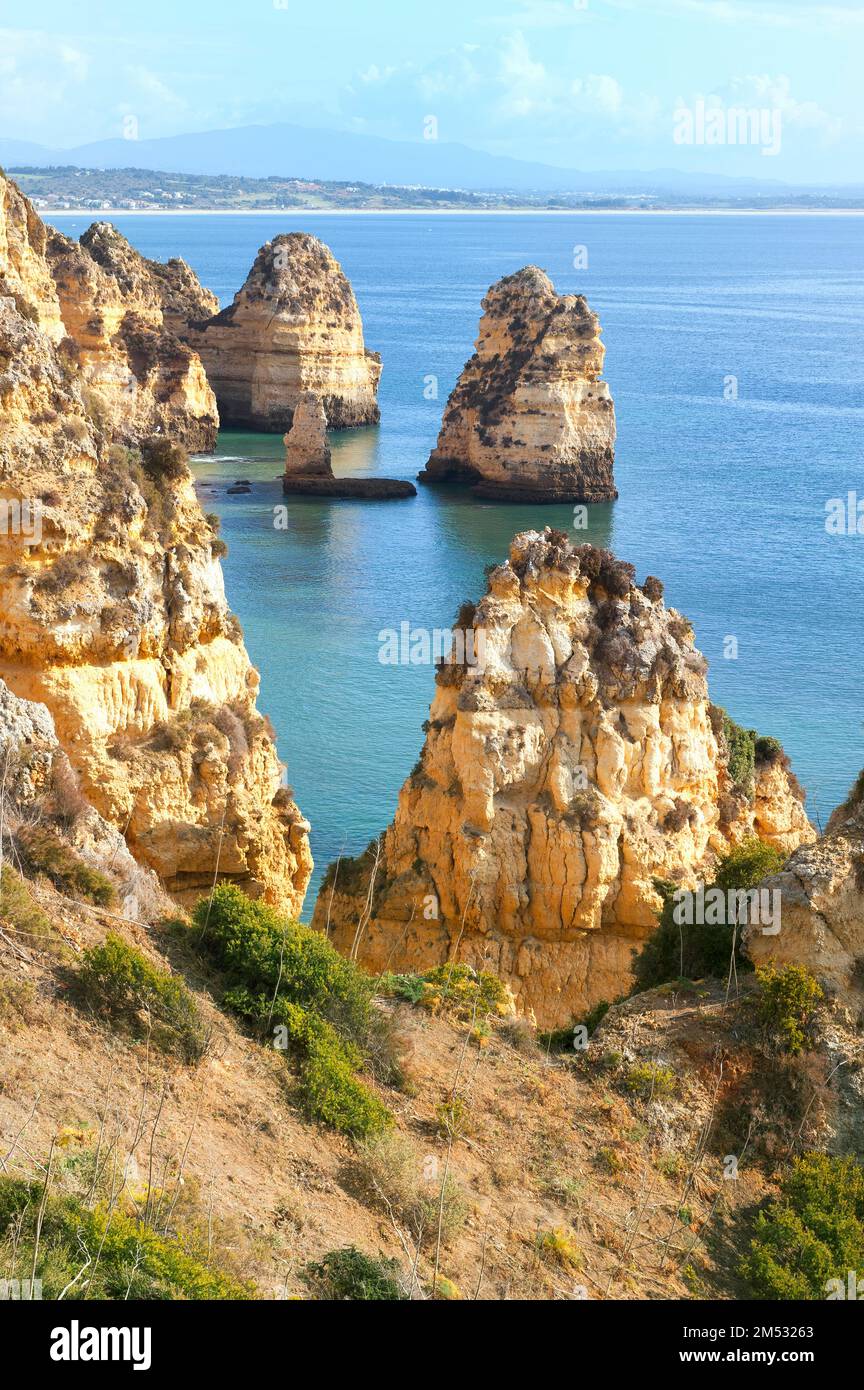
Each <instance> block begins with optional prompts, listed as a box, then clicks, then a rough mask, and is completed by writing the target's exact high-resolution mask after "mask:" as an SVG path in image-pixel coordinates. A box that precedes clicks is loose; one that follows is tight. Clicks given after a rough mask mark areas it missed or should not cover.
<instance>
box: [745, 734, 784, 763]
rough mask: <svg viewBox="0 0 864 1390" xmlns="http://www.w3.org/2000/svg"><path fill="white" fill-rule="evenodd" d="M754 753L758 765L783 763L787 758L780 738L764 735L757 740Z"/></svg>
mask: <svg viewBox="0 0 864 1390" xmlns="http://www.w3.org/2000/svg"><path fill="white" fill-rule="evenodd" d="M753 752H754V755H755V758H756V762H757V763H776V762H781V761H782V760H783V759H784V758H785V756H786V754H785V753H784V751H783V744H782V743H781V742H780V740H779V738H772V737H771V735H770V734H762V735H761V736H760V737H759V738H757V739H756V743H755V746H754V749H753Z"/></svg>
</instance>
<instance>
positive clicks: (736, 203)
mask: <svg viewBox="0 0 864 1390" xmlns="http://www.w3.org/2000/svg"><path fill="white" fill-rule="evenodd" d="M9 172H10V174H12V175H13V176H14V178H15V180H16V182H17V183H18V184H20V186H21V188H22V189H23V190H24V192H25V193H26V194H27V195H28V197H30V198H31V199H32V200H33V203H34V204H35V206H36V207H37V208H38V209H39V210H40V211H42V212H49V211H56V210H58V209H63V210H69V211H79V210H80V211H81V212H85V213H98V212H106V211H108V210H115V209H123V210H128V211H130V212H142V211H153V210H160V211H166V210H167V211H175V212H176V211H180V210H183V209H189V210H190V211H196V210H197V211H234V212H257V211H263V210H267V209H283V208H286V209H287V208H307V209H308V208H313V209H314V208H320V209H323V210H334V211H336V210H340V209H342V210H346V209H361V210H366V211H375V210H380V211H398V210H402V211H407V210H419V211H424V210H425V211H447V210H451V211H470V210H481V211H482V210H484V209H487V210H498V211H508V210H513V209H518V208H536V209H538V210H560V209H569V208H572V209H573V210H578V209H583V210H584V209H589V208H595V209H597V208H600V209H602V208H608V209H613V210H615V209H622V208H635V209H640V210H641V209H665V208H669V207H679V208H717V209H726V208H752V207H763V208H768V207H798V208H807V207H833V206H837V205H838V204H842V206H844V207H849V206H864V199H860V200H855V199H852V198H849V197H843V198H837V197H832V196H831V195H829V194H816V193H814V194H808V193H800V194H794V193H791V192H790V193H786V192H783V191H781V192H780V193H775V194H774V195H764V196H761V197H756V196H754V195H753V194H752V193H751V194H750V195H749V196H747V195H743V194H727V195H725V196H723V197H720V196H718V197H715V198H708V197H704V196H702V197H700V196H698V195H696V194H690V195H687V194H679V195H677V196H674V197H673V196H672V195H670V196H669V197H666V198H663V197H660V196H659V195H652V194H642V195H636V196H628V195H626V194H618V195H616V194H611V193H609V194H595V195H590V194H583V193H571V194H565V193H558V194H554V193H552V194H548V193H546V194H544V193H534V194H532V193H496V192H489V191H486V192H482V193H481V192H472V191H469V190H467V189H453V188H449V189H447V188H420V187H416V186H414V187H404V186H399V185H394V184H375V183H357V182H346V181H336V180H330V179H300V178H269V179H250V178H239V177H237V176H233V175H228V174H221V175H213V174H176V173H168V172H166V171H164V170H162V171H154V170H150V169H137V168H135V169H81V168H76V167H74V166H61V167H57V168H51V167H49V168H42V167H39V166H36V165H24V166H21V167H12V168H10V169H9Z"/></svg>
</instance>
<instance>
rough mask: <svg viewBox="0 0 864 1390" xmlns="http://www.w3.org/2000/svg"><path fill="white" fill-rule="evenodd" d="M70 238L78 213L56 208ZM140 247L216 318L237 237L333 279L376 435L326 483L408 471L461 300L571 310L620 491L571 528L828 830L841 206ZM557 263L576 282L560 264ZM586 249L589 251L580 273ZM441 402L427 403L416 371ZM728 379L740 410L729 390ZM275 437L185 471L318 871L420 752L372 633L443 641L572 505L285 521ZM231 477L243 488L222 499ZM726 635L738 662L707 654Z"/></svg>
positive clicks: (466, 333) (130, 221) (376, 814)
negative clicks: (617, 566)
mask: <svg viewBox="0 0 864 1390" xmlns="http://www.w3.org/2000/svg"><path fill="white" fill-rule="evenodd" d="M54 220H56V222H57V224H58V225H59V226H60V227H61V228H62V230H63V231H65V232H67V233H68V234H74V235H78V234H79V233H80V232H81V231H83V230H84V227H85V225H86V219H82V218H81V217H78V216H76V217H72V216H68V217H67V216H63V217H59V216H58V217H56V218H55V219H54ZM114 220H115V221H116V224H117V226H118V227H119V228H120V229H121V230H122V231H123V232H124V233H125V234H126V235H127V236H128V237H129V239H130V241H131V242H132V243H133V244H134V245H135V246H136V247H138V249H139V250H140V251H142V252H143V253H144V254H145V255H147V256H151V257H156V258H158V259H166V258H168V257H169V256H176V255H179V256H182V257H183V258H184V259H185V260H187V261H188V262H189V263H190V264H191V265H192V267H193V268H194V269H195V271H196V272H197V273H198V275H199V277H200V278H201V280H202V281H203V282H204V284H206V285H207V286H208V287H209V288H210V289H212V290H214V291H215V293H216V294H218V295H219V297H220V299H221V300H222V302H223V304H224V303H227V302H230V299H231V297H232V296H233V294H234V292H235V291H236V290H237V289H238V288H239V286H240V285H241V284H242V282H243V280H244V278H245V276H246V273H247V271H248V269H249V267H250V265H251V262H252V259H253V257H254V255H255V252H256V250H257V249H258V247H259V246H260V245H261V244H262V243H263V242H264V241H266V240H268V239H269V238H271V237H272V236H274V235H276V233H277V232H280V231H292V230H297V229H303V230H309V231H312V232H314V233H315V234H316V235H317V236H320V237H321V238H322V239H323V240H324V241H326V242H327V243H328V245H329V246H330V247H331V248H332V249H333V251H334V253H335V255H336V256H337V257H338V259H339V260H340V261H341V262H342V264H343V266H344V268H345V271H346V272H347V274H348V276H349V277H350V279H351V282H352V284H353V286H354V290H355V292H356V295H357V299H358V301H359V304H360V308H361V311H362V314H363V319H364V325H365V331H366V341H367V344H368V346H370V347H373V348H376V349H378V350H379V351H380V352H381V353H382V355H383V360H384V373H383V377H382V382H381V390H380V402H381V414H382V421H381V425H380V428H377V429H371V430H361V431H354V432H348V433H343V434H341V435H335V436H333V446H334V467H335V469H336V471H337V473H338V472H356V473H357V474H386V475H388V476H394V477H408V478H411V477H414V475H415V474H416V473H417V472H418V471H419V469H420V468H422V466H423V465H424V463H425V462H426V459H427V457H428V454H429V451H430V449H431V448H432V447H433V445H434V443H435V438H436V434H437V430H438V426H439V422H440V416H441V412H442V410H443V407H444V404H445V402H446V399H447V395H448V393H449V391H450V389H451V387H452V386H453V384H454V382H455V380H456V378H457V376H458V373H459V371H460V369H461V367H462V365H463V363H464V361H465V360H466V358H467V357H468V356H469V355H470V353H471V351H472V343H473V340H474V338H475V336H476V331H477V321H478V316H479V304H480V299H481V297H482V295H483V294H484V292H485V290H486V289H487V287H488V286H489V285H490V284H491V283H492V282H493V281H494V280H496V279H498V278H499V277H500V276H501V275H504V274H507V273H509V272H511V271H513V270H516V269H518V268H519V267H520V266H523V265H526V264H529V263H533V264H536V265H540V266H542V267H543V268H544V269H545V270H547V271H548V272H549V274H550V275H551V277H552V279H553V281H554V283H555V285H556V288H557V289H558V290H560V291H565V292H577V291H578V292H581V293H584V294H586V295H587V296H588V298H589V301H590V303H591V305H592V307H593V308H594V309H595V310H596V311H597V312H598V313H599V315H600V319H601V323H602V325H603V334H604V340H605V343H606V348H607V359H606V377H607V379H608V381H609V383H610V385H611V388H612V392H613V395H614V398H615V404H616V409H617V416H618V428H619V438H618V452H617V462H616V479H617V483H618V488H619V492H620V499H619V501H617V502H615V503H611V504H606V505H603V506H595V507H591V508H589V528H588V530H587V532H585V531H583V532H581V533H575V535H576V539H577V540H584V539H588V540H591V541H593V542H594V543H595V544H601V545H604V546H610V547H611V548H612V549H613V550H614V551H615V552H616V554H618V555H619V556H620V557H621V558H623V559H627V560H630V561H631V562H632V563H633V564H634V565H635V566H636V568H637V571H638V575H639V578H640V579H641V578H643V577H644V576H645V575H646V574H648V573H650V574H655V575H657V576H659V578H661V579H662V580H663V582H664V584H665V587H666V601H667V603H670V604H672V605H674V606H675V607H676V608H679V609H680V610H681V611H683V612H684V613H686V614H687V616H688V617H689V618H690V620H691V621H692V623H693V624H694V626H695V630H696V636H697V642H698V644H699V646H700V647H701V649H702V651H703V652H704V653H705V655H706V656H707V657H708V659H709V662H710V668H711V669H710V673H709V682H710V688H711V694H712V698H713V699H714V700H715V701H716V702H717V703H719V704H722V705H724V706H725V707H726V708H727V709H728V710H729V712H730V714H731V715H732V716H733V717H734V718H735V719H736V720H738V721H739V722H741V723H744V724H747V725H748V726H753V727H756V728H758V729H759V731H760V732H763V733H771V734H774V735H776V736H777V737H778V738H780V739H781V740H782V742H783V744H784V746H785V747H786V749H787V751H788V752H789V754H790V755H791V757H792V761H793V765H794V767H795V770H796V771H797V773H798V775H799V777H800V779H801V781H802V783H803V784H804V786H805V788H806V790H807V792H808V807H809V809H810V812H811V815H812V816H813V817H814V819H817V820H819V821H821V822H823V823H824V821H825V819H826V818H827V816H828V815H829V814H830V812H831V810H832V809H833V808H834V806H835V805H837V804H838V802H839V801H841V800H842V799H843V797H844V796H845V794H846V792H847V790H848V788H849V786H850V784H851V782H852V781H853V779H854V777H855V775H856V774H857V772H858V770H859V769H860V768H861V767H862V766H864V724H862V707H861V703H862V702H861V667H860V660H861V652H862V645H864V644H862V637H864V612H862V585H861V576H862V557H864V535H862V536H857V535H846V536H837V535H830V534H828V533H827V532H826V528H825V506H826V502H827V501H828V499H830V498H835V497H844V498H845V497H846V495H847V493H848V492H849V491H850V490H851V491H855V490H857V491H858V493H859V494H860V496H861V498H862V500H864V476H862V466H861V454H860V441H861V425H862V420H864V392H862V386H864V331H862V330H864V263H862V254H861V245H862V228H864V223H862V222H861V220H860V219H858V218H855V217H851V216H850V217H845V216H837V217H802V216H782V215H778V216H728V215H727V216H722V215H718V216H704V215H703V216H687V215H680V216H679V215H669V216H657V215H650V214H647V215H638V214H634V215H627V216H621V215H614V214H610V215H591V216H579V215H578V214H573V215H569V214H568V215H567V216H562V215H548V214H547V215H542V214H536V215H534V214H532V215H526V216H506V215H500V216H497V215H483V216H476V217H468V216H459V215H452V216H447V215H436V216H425V215H414V216H385V215H381V216H375V215H369V214H358V215H355V216H348V215H340V216H332V215H309V214H298V213H295V212H291V213H284V214H280V215H272V216H271V215H267V216H236V217H234V216H200V215H199V216H189V217H184V216H176V217H174V216H172V217H165V218H156V217H140V216H138V217H136V216H135V215H132V214H130V215H122V216H117V217H116V218H115V219H114ZM574 247H585V248H587V257H588V266H587V268H584V269H580V270H576V269H574V259H576V258H575V257H574ZM582 259H583V260H584V256H583V257H582ZM430 376H434V377H436V378H437V381H438V398H437V399H429V398H428V396H429V377H430ZM732 378H734V379H735V383H737V399H736V398H735V383H733V381H732V380H731V379H732ZM281 460H282V444H281V440H280V439H279V438H278V437H275V436H266V435H256V434H241V433H233V432H232V433H228V432H224V433H223V434H222V435H221V436H220V441H219V449H218V453H217V455H216V456H215V457H214V458H207V459H203V460H200V461H198V462H196V464H195V472H196V475H197V478H198V480H199V483H200V484H201V486H202V500H203V501H204V505H205V509H206V510H212V511H217V512H218V513H219V514H220V516H221V517H222V523H223V527H222V533H223V536H224V537H225V539H226V540H227V542H228V545H229V548H230V549H229V554H228V557H227V559H226V560H225V562H224V568H225V577H226V584H227V589H228V596H229V599H230V602H231V604H232V606H233V608H234V609H235V611H236V612H237V613H238V615H239V617H240V619H241V621H242V623H243V627H244V630H245V633H246V640H247V645H248V647H249V650H250V652H251V655H252V658H253V660H254V661H255V663H256V664H257V666H258V667H259V668H260V670H261V674H262V695H261V701H260V704H261V707H262V709H264V710H266V711H267V712H268V713H269V714H270V716H271V717H272V719H273V722H274V724H275V726H276V729H277V732H278V735H279V749H280V753H281V755H282V757H283V758H284V759H285V761H286V762H287V764H288V777H289V780H290V782H291V784H292V786H293V787H294V789H295V792H296V795H297V799H298V801H299V803H300V805H301V807H302V809H303V811H304V812H305V813H306V815H307V816H308V817H309V818H310V820H311V822H312V827H313V832H312V847H313V852H314V855H315V859H316V879H315V881H314V883H313V886H312V889H311V890H310V894H309V898H308V899H307V909H311V906H312V904H313V903H314V893H315V887H316V885H317V882H318V881H320V875H321V874H322V873H323V870H324V869H325V868H326V865H327V864H328V862H329V861H330V860H331V859H332V858H334V857H335V856H336V854H338V853H339V851H340V850H344V851H346V852H347V853H355V852H356V851H358V850H359V849H361V848H362V847H363V846H364V845H366V844H367V843H368V841H369V840H370V839H371V838H372V836H373V835H375V834H377V833H378V832H379V831H380V830H381V829H383V827H384V826H385V825H386V824H387V823H388V822H389V820H390V818H391V817H392V814H393V811H394V808H395V805H396V798H397V794H398V791H399V788H400V786H401V784H402V782H403V780H404V778H405V777H406V775H407V774H408V772H409V771H410V769H411V767H412V766H413V764H414V762H415V761H416V759H417V756H418V754H419V750H420V747H421V744H422V740H423V734H422V732H421V728H420V726H421V724H422V722H423V720H424V719H425V718H426V717H427V713H428V706H429V701H430V699H431V696H432V693H433V672H432V670H431V669H430V668H428V667H422V666H410V665H408V666H398V667H392V666H385V665H382V664H381V663H380V661H379V657H378V654H379V632H380V631H381V630H382V629H384V628H398V627H399V625H400V623H401V622H402V621H408V622H410V624H411V625H412V627H425V628H439V627H447V626H449V625H450V623H451V622H452V620H453V618H454V616H455V614H456V611H457V609H458V607H459V605H460V604H461V603H462V601H463V600H465V599H468V598H473V599H476V598H478V597H479V596H480V594H481V593H482V592H483V589H484V587H485V586H484V576H483V571H484V567H485V566H486V565H487V564H489V563H490V562H492V561H499V560H500V559H502V558H503V557H504V556H505V554H506V552H507V546H508V543H509V540H510V538H511V537H512V535H513V534H514V533H515V532H516V531H518V530H522V529H525V528H527V527H542V526H544V525H555V526H560V527H563V528H566V527H568V526H569V525H571V524H572V514H571V509H570V508H568V507H561V506H552V507H549V506H546V507H541V506H527V505H526V506H522V505H520V506H514V505H508V504H495V503H480V502H477V501H474V500H472V499H471V498H470V497H468V496H466V495H465V494H464V493H460V492H454V491H447V492H444V493H442V492H439V491H429V490H426V489H421V490H420V495H419V496H418V497H417V499H416V500H414V501H407V502H398V503H387V504H384V503H371V502H367V503H355V502H347V501H322V500H317V499H295V500H292V501H291V503H290V510H289V520H288V528H287V530H276V529H274V525H273V509H274V507H276V506H278V505H280V504H281V502H282V497H281V492H280V488H279V483H278V481H277V474H278V472H279V471H280V467H281ZM236 478H249V479H250V480H251V481H252V484H253V490H252V493H251V495H247V496H239V497H228V496H226V494H225V484H226V482H229V483H230V482H233V481H234V480H235V479H236ZM730 638H734V639H736V642H737V657H730V656H727V655H724V652H729V651H730V650H731V649H732V644H731V643H730V642H729V640H728V639H730Z"/></svg>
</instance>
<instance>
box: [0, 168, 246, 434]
mask: <svg viewBox="0 0 864 1390" xmlns="http://www.w3.org/2000/svg"><path fill="white" fill-rule="evenodd" d="M0 297H6V298H10V299H12V300H13V301H14V302H15V304H16V305H17V307H18V309H19V311H20V312H23V313H24V314H26V315H28V316H29V317H30V318H31V319H32V321H33V322H35V323H37V324H38V326H39V327H40V328H41V329H42V331H43V332H44V333H46V334H47V336H48V337H49V338H50V339H51V341H52V342H53V343H55V344H56V345H57V347H58V349H59V351H60V353H61V354H62V357H63V360H64V362H65V363H66V364H67V366H68V367H69V369H70V371H74V373H75V375H76V377H77V381H78V385H79V388H80V390H81V391H82V392H83V393H84V394H85V395H86V396H87V400H88V406H89V409H90V413H91V414H92V415H93V417H94V419H96V420H97V421H98V423H99V426H100V429H101V432H102V434H103V435H108V434H110V435H111V437H112V438H113V439H116V440H119V441H121V442H122V441H128V442H134V441H135V440H138V439H141V438H144V437H145V436H147V435H155V434H165V435H167V436H169V437H170V438H172V439H174V440H175V441H176V442H177V443H180V444H183V445H184V446H185V447H186V448H188V449H191V450H193V451H202V452H203V451H207V450H209V449H212V448H213V445H214V444H215V441H216V431H217V429H218V425H219V416H218V412H217V409H216V397H215V396H214V394H213V391H212V390H211V388H210V386H209V384H208V382H207V378H206V376H205V374H204V368H203V366H202V364H201V359H200V358H199V357H198V354H197V353H196V352H194V351H193V350H192V349H191V348H189V347H188V346H187V345H186V344H185V343H182V342H181V341H180V339H179V338H178V337H177V336H176V334H175V332H174V328H175V327H176V326H177V325H178V322H179V321H180V320H182V321H185V319H186V317H187V315H188V314H189V313H192V312H202V311H203V312H207V311H208V309H210V308H212V307H214V306H215V305H216V300H215V299H214V298H213V296H212V295H209V294H208V293H207V291H205V290H203V289H202V288H201V286H200V285H199V284H198V282H197V280H196V279H195V276H194V275H193V273H192V271H191V270H190V269H189V267H188V266H185V265H184V264H183V262H182V261H179V262H174V261H172V262H170V263H169V265H168V266H160V265H157V264H156V263H155V262H152V261H147V260H145V259H144V257H143V256H140V255H139V254H138V252H137V251H134V250H133V248H132V247H131V246H130V245H129V243H128V242H127V241H126V240H125V238H124V237H123V236H121V234H120V233H119V232H118V231H117V230H116V229H115V228H114V227H111V226H109V225H108V224H107V223H104V222H101V223H98V222H97V223H95V224H94V225H93V226H92V227H90V229H89V230H88V231H87V232H85V234H84V236H83V237H82V238H81V240H80V242H76V241H71V240H70V239H69V238H68V237H65V236H63V235H62V234H61V233H60V232H57V231H54V230H53V229H51V228H48V227H45V226H44V225H43V223H42V222H41V221H40V220H39V218H38V216H37V215H36V213H35V212H34V210H33V208H32V207H31V205H30V203H29V202H28V201H27V199H26V198H25V197H24V196H23V194H22V193H21V192H20V191H19V190H18V188H17V187H16V186H15V184H14V183H12V182H11V181H9V180H7V179H5V178H3V176H2V175H0Z"/></svg>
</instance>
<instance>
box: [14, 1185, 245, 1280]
mask: <svg viewBox="0 0 864 1390" xmlns="http://www.w3.org/2000/svg"><path fill="white" fill-rule="evenodd" d="M41 1202H42V1184H41V1183H29V1182H26V1181H24V1180H22V1179H18V1178H9V1177H0V1268H2V1270H3V1277H4V1278H8V1279H22V1280H23V1279H29V1278H30V1276H31V1271H32V1267H33V1253H34V1246H35V1241H36V1226H37V1221H38V1212H39V1209H40V1205H41ZM88 1257H89V1262H88ZM85 1265H86V1266H87V1267H86V1269H84V1268H83V1267H84V1266H85ZM82 1269H83V1275H82V1273H81V1271H82ZM76 1275H77V1276H79V1277H78V1278H77V1280H76ZM36 1277H37V1278H38V1279H41V1280H42V1296H43V1298H47V1299H56V1298H58V1297H59V1295H60V1294H61V1293H62V1292H63V1290H64V1289H65V1288H66V1287H67V1285H68V1284H69V1283H70V1282H71V1281H73V1280H75V1284H74V1288H73V1289H72V1290H71V1292H70V1294H69V1295H68V1296H69V1297H71V1298H76V1297H77V1298H81V1297H82V1294H83V1293H84V1291H85V1290H86V1297H87V1298H90V1299H93V1298H95V1299H127V1298H128V1299H148V1300H154V1299H161V1300H199V1299H232V1300H233V1299H250V1298H254V1297H255V1289H254V1286H253V1285H252V1284H250V1283H246V1282H244V1281H241V1280H238V1279H235V1278H232V1277H230V1276H229V1275H227V1274H225V1273H223V1272H221V1271H220V1270H218V1269H214V1268H212V1267H211V1266H210V1265H208V1264H207V1263H206V1262H205V1259H204V1258H203V1257H202V1254H201V1253H198V1252H195V1251H192V1250H190V1249H189V1248H187V1247H186V1246H185V1245H184V1243H183V1242H182V1240H180V1239H179V1238H177V1237H172V1236H170V1235H165V1234H163V1233H159V1232H157V1231H155V1230H153V1229H152V1227H150V1226H147V1225H145V1224H144V1223H143V1222H142V1221H139V1220H138V1219H137V1218H136V1217H135V1216H132V1215H129V1214H128V1213H127V1212H125V1211H123V1210H121V1209H119V1208H117V1207H115V1208H114V1210H113V1211H110V1212H109V1210H108V1209H107V1208H106V1207H105V1206H97V1207H96V1208H95V1209H93V1210H90V1209H89V1208H88V1207H86V1206H85V1205H84V1204H83V1203H82V1202H81V1200H80V1199H79V1198H78V1197H72V1196H61V1195H49V1197H48V1200H47V1202H46V1203H45V1209H44V1213H43V1218H42V1225H41V1230H40V1232H39V1249H38V1255H37V1260H36Z"/></svg>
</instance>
